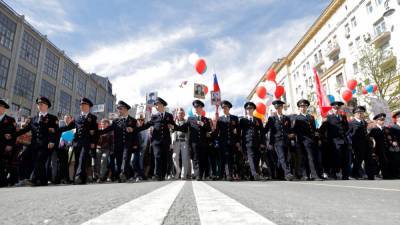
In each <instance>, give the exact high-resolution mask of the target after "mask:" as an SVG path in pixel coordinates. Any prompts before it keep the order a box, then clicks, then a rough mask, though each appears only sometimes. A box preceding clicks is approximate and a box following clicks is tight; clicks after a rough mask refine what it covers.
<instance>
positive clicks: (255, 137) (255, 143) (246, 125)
mask: <svg viewBox="0 0 400 225" xmlns="http://www.w3.org/2000/svg"><path fill="white" fill-rule="evenodd" d="M239 135H240V137H241V140H242V145H243V146H246V147H254V148H258V147H260V145H265V144H266V143H265V142H266V140H265V133H264V128H263V123H262V121H261V120H260V119H258V118H256V117H253V118H252V119H249V118H247V117H243V118H241V119H240V123H239Z"/></svg>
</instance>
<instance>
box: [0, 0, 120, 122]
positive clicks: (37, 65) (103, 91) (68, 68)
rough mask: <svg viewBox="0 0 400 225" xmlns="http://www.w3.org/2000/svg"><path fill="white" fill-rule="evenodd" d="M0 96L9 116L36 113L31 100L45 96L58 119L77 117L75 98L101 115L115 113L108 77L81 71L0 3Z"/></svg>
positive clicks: (15, 13) (43, 36) (20, 17)
mask: <svg viewBox="0 0 400 225" xmlns="http://www.w3.org/2000/svg"><path fill="white" fill-rule="evenodd" d="M0 96H1V98H4V99H6V100H7V101H8V103H9V105H10V107H11V110H10V113H11V114H13V116H15V117H18V118H21V117H27V116H31V115H34V114H35V113H37V109H36V106H35V99H36V98H37V97H38V96H46V97H47V98H49V99H50V100H51V102H52V105H53V106H52V107H51V109H50V112H51V113H53V114H55V115H58V116H59V117H61V116H63V115H65V114H72V115H76V114H79V100H80V98H81V97H87V98H89V99H90V100H92V101H93V103H94V104H104V111H103V112H98V113H97V114H98V115H99V116H100V117H105V116H107V115H108V113H109V112H114V110H115V101H116V96H115V95H113V93H112V85H111V83H110V81H109V80H108V79H107V78H104V77H101V76H98V75H96V74H90V73H86V72H85V71H83V70H82V69H81V68H79V64H78V63H75V62H74V61H73V60H72V59H70V58H69V57H68V56H67V55H65V53H64V51H61V50H60V49H58V48H57V47H56V46H55V45H54V44H52V43H51V42H50V41H49V40H48V39H47V37H46V35H42V34H41V33H40V32H39V31H37V30H36V29H35V28H34V27H32V26H31V25H30V24H29V23H28V22H27V21H26V20H25V19H24V16H23V15H19V14H18V13H17V12H15V11H14V10H13V9H12V8H11V7H9V6H8V5H6V4H5V3H4V2H3V1H0Z"/></svg>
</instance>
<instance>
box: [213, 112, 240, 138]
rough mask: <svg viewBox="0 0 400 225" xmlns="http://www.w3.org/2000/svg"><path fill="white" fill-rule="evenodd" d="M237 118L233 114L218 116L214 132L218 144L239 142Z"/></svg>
mask: <svg viewBox="0 0 400 225" xmlns="http://www.w3.org/2000/svg"><path fill="white" fill-rule="evenodd" d="M238 128H239V118H238V117H237V116H234V115H229V116H225V115H223V116H221V117H219V118H218V121H217V126H216V133H217V135H218V142H219V144H220V145H234V144H236V143H238V142H239V135H238Z"/></svg>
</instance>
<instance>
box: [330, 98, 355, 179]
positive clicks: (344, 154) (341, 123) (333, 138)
mask: <svg viewBox="0 0 400 225" xmlns="http://www.w3.org/2000/svg"><path fill="white" fill-rule="evenodd" d="M343 105H344V103H343V102H339V101H335V102H332V103H331V106H332V112H333V113H332V114H331V115H328V116H327V118H326V131H327V139H328V143H329V145H330V147H331V153H332V164H333V166H332V167H333V171H331V177H332V178H333V179H337V178H338V176H339V175H340V170H341V171H342V179H343V180H348V179H349V173H350V164H351V151H350V143H349V139H348V136H347V135H348V131H349V123H348V122H347V118H346V116H345V115H343V114H342V111H341V107H342V106H343Z"/></svg>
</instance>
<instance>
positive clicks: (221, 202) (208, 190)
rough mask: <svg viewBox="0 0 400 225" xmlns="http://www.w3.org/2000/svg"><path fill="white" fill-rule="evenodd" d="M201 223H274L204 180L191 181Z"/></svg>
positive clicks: (204, 224) (259, 224)
mask: <svg viewBox="0 0 400 225" xmlns="http://www.w3.org/2000/svg"><path fill="white" fill-rule="evenodd" d="M192 184H193V192H194V195H195V197H196V202H197V209H198V211H199V217H200V221H201V224H202V225H213V224H218V225H220V224H225V225H228V224H229V225H235V224H240V225H243V224H246V225H247V224H257V225H263V224H267V225H273V224H274V223H273V222H271V221H270V220H268V219H267V218H265V217H263V216H261V215H260V214H258V213H256V212H254V211H253V210H251V209H249V208H247V207H246V206H244V205H242V204H240V203H239V202H237V201H236V200H234V199H232V198H230V197H228V196H227V195H225V194H223V193H222V192H220V191H218V190H216V189H215V188H213V187H211V186H209V185H208V184H206V183H204V182H192Z"/></svg>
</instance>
